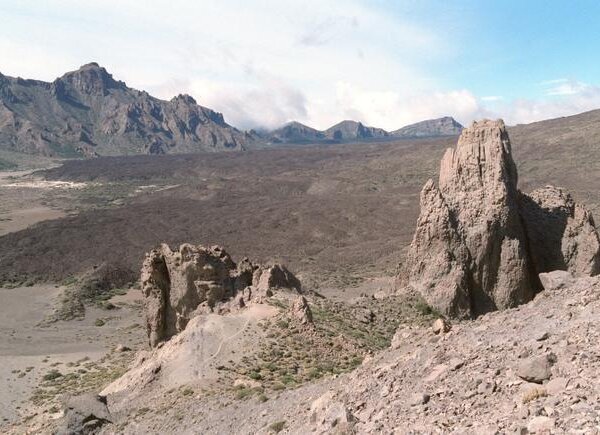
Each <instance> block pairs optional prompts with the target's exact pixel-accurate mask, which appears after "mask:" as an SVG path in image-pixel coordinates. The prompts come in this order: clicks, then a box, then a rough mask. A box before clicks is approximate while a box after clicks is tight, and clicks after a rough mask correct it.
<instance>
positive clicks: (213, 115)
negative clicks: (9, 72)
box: [0, 63, 252, 157]
mask: <svg viewBox="0 0 600 435" xmlns="http://www.w3.org/2000/svg"><path fill="white" fill-rule="evenodd" d="M251 141H252V137H251V136H250V135H248V134H246V133H244V132H241V131H238V130H237V129H235V128H233V127H231V126H230V125H228V124H227V123H226V122H225V120H224V119H223V115H221V114H220V113H217V112H214V111H212V110H210V109H207V108H205V107H202V106H200V105H198V104H197V103H196V101H195V100H194V99H193V98H192V97H190V96H188V95H179V96H177V97H175V98H173V99H172V100H171V101H163V100H159V99H157V98H154V97H152V96H150V95H149V94H148V93H146V92H142V91H138V90H135V89H132V88H129V87H127V85H126V84H125V83H123V82H121V81H117V80H115V79H114V78H113V77H112V75H111V74H109V73H108V72H107V71H106V70H105V69H104V68H102V67H100V66H99V65H98V64H96V63H90V64H87V65H84V66H82V67H81V68H80V69H78V70H77V71H72V72H69V73H66V74H65V75H63V76H62V77H60V78H58V79H56V80H55V81H54V82H52V83H47V82H42V81H36V80H23V79H21V78H11V77H6V76H0V148H2V149H8V150H12V151H19V152H25V153H30V154H43V155H48V156H86V157H92V156H97V155H127V154H166V153H184V152H197V151H222V150H242V149H244V146H245V145H246V144H247V143H249V142H251Z"/></svg>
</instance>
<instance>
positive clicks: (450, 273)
mask: <svg viewBox="0 0 600 435" xmlns="http://www.w3.org/2000/svg"><path fill="white" fill-rule="evenodd" d="M517 181H518V177H517V170H516V166H515V163H514V161H513V159H512V153H511V145H510V140H509V138H508V134H507V132H506V129H505V126H504V123H503V122H502V121H501V120H499V121H489V120H485V121H481V122H475V123H474V124H473V125H472V126H471V127H470V128H468V129H465V130H464V131H463V133H462V135H461V136H460V138H459V140H458V145H457V147H456V149H448V150H447V151H446V153H445V155H444V157H443V159H442V162H441V167H440V177H439V188H438V187H436V186H435V184H434V183H433V181H432V180H429V181H428V182H427V183H426V184H425V186H424V187H423V190H422V192H421V213H420V216H419V219H418V221H417V228H416V231H415V235H414V238H413V241H412V244H411V246H410V249H409V252H408V255H407V257H406V261H405V264H404V265H403V268H402V272H401V275H400V277H399V278H400V279H399V281H400V285H401V286H411V287H412V288H414V289H416V290H417V291H419V292H420V293H421V294H422V295H423V297H424V298H425V299H426V300H427V302H428V303H429V304H430V305H432V306H434V307H435V308H436V309H438V310H440V311H441V312H442V313H443V314H445V315H448V316H452V317H460V318H464V317H470V316H476V315H479V314H482V313H485V312H488V311H493V310H497V309H504V308H509V307H513V306H516V305H518V304H521V303H524V302H527V301H529V300H530V299H531V298H532V297H533V296H534V295H535V293H536V292H537V291H539V290H540V289H541V285H540V282H539V279H538V276H537V275H538V273H541V272H549V271H550V270H554V269H563V270H568V271H569V272H572V273H573V274H575V275H595V274H597V273H598V258H599V256H600V244H599V243H598V235H597V233H596V230H595V227H594V223H593V219H592V217H591V214H590V213H589V211H587V210H586V209H585V208H583V207H582V206H580V205H577V204H575V203H574V202H573V200H572V199H571V197H570V196H569V195H567V194H565V193H564V192H563V191H562V190H560V189H557V188H553V187H548V188H545V189H541V190H539V191H536V192H534V193H532V194H531V195H530V196H527V195H524V194H522V193H521V192H519V191H518V189H517Z"/></svg>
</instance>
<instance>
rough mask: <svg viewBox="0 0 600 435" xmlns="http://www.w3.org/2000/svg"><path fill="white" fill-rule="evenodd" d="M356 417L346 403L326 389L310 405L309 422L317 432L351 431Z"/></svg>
mask: <svg viewBox="0 0 600 435" xmlns="http://www.w3.org/2000/svg"><path fill="white" fill-rule="evenodd" d="M355 421H356V419H355V417H354V416H353V415H352V413H351V412H350V411H349V410H348V408H347V407H346V405H345V404H344V403H343V402H341V401H339V400H336V399H335V394H334V393H333V391H328V392H326V393H325V394H323V395H322V396H321V397H319V398H318V399H316V400H315V401H314V402H313V403H312V404H311V406H310V422H311V423H313V424H314V425H315V426H316V432H317V433H319V434H331V433H340V434H341V433H351V431H352V428H353V426H354V423H355Z"/></svg>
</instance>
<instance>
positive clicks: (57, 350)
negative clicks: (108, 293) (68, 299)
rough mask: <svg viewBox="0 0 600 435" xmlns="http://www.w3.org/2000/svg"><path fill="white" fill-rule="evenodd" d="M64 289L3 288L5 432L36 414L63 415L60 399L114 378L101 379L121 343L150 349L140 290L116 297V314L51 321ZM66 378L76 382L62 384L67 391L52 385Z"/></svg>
mask: <svg viewBox="0 0 600 435" xmlns="http://www.w3.org/2000/svg"><path fill="white" fill-rule="evenodd" d="M63 291H64V288H63V287H60V286H54V285H35V286H31V287H16V288H11V289H6V288H0V319H1V321H0V432H6V431H8V430H10V427H11V424H13V423H15V422H18V421H23V420H28V419H30V418H32V417H33V416H34V415H36V414H41V415H42V416H43V419H45V420H51V419H52V418H56V417H58V416H59V415H60V413H58V410H59V408H60V406H61V405H60V402H59V399H60V395H62V394H65V393H68V391H69V390H70V389H76V390H77V391H86V390H90V389H94V388H98V387H100V386H101V385H102V383H105V382H108V381H109V380H110V379H102V376H105V375H110V374H109V373H106V371H105V370H104V367H105V366H106V367H109V366H110V364H109V363H110V361H109V359H110V355H112V354H113V353H114V349H115V348H116V346H117V345H118V344H123V345H125V346H127V347H129V348H131V349H136V348H139V347H140V346H142V345H145V341H146V340H145V338H146V337H145V331H144V330H143V328H142V327H141V326H142V321H143V319H142V318H141V312H140V309H139V305H138V301H139V296H138V292H139V290H138V291H135V290H134V291H133V292H132V293H131V294H130V295H129V296H128V297H123V296H119V297H116V298H114V299H113V301H114V302H113V303H114V304H115V306H116V307H117V308H116V309H114V310H111V311H107V310H103V309H99V308H93V307H88V308H87V309H86V316H85V318H83V319H81V320H78V319H76V320H70V321H56V322H49V321H48V318H49V317H50V316H51V315H52V313H53V311H54V309H55V308H56V306H57V304H58V302H59V299H60V298H61V297H62V295H63ZM99 320H101V322H100V321H99ZM101 323H102V325H101V326H99V325H100V324H101ZM127 353H128V354H131V353H132V352H127ZM107 355H108V356H109V358H107ZM118 374H120V372H119V373H117V374H116V375H118ZM67 376H71V377H72V378H73V382H71V383H64V384H61V389H64V391H60V390H61V389H58V388H55V386H53V385H52V382H53V381H54V380H55V379H60V378H62V380H65V379H66V377H67ZM96 376H98V377H99V378H98V379H94V377H96ZM54 377H55V378H54ZM76 377H78V379H75V378H76ZM86 377H87V379H85V378H86ZM109 378H110V376H109ZM98 382H99V383H100V384H99V385H98ZM86 383H87V385H86Z"/></svg>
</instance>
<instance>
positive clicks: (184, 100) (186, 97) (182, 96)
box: [171, 94, 198, 105]
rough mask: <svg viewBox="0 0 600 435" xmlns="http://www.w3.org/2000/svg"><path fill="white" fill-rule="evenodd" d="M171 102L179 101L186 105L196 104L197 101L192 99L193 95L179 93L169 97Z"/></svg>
mask: <svg viewBox="0 0 600 435" xmlns="http://www.w3.org/2000/svg"><path fill="white" fill-rule="evenodd" d="M171 101H172V102H181V103H185V104H188V105H197V104H198V103H197V102H196V100H195V99H194V97H192V96H191V95H188V94H179V95H177V96H176V97H173V98H172V99H171Z"/></svg>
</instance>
